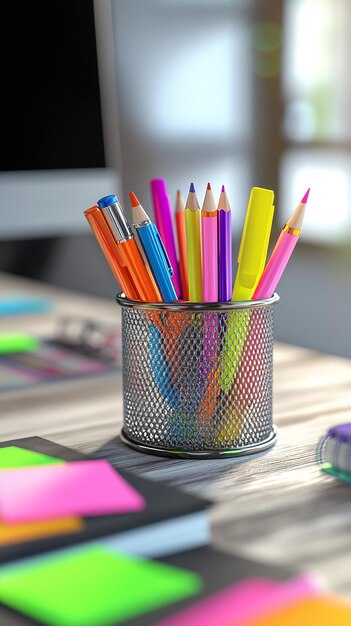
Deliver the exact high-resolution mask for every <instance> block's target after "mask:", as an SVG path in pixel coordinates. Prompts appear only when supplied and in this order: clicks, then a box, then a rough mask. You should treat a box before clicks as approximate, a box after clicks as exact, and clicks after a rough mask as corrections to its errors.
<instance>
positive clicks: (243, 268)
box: [219, 187, 274, 393]
mask: <svg viewBox="0 0 351 626" xmlns="http://www.w3.org/2000/svg"><path fill="white" fill-rule="evenodd" d="M273 201H274V193H273V191H271V190H270V189H261V188H260V187H253V188H252V189H251V194H250V199H249V204H248V207H247V213H246V218H245V224H244V229H243V234H242V237H241V242H240V249H239V254H238V264H239V267H238V271H237V275H236V278H235V284H234V289H233V296H232V300H233V301H236V302H243V301H245V300H251V298H252V296H253V294H254V291H255V289H256V287H257V284H258V281H259V279H260V277H261V274H262V272H263V270H264V266H265V262H266V257H267V251H268V244H269V237H270V233H271V228H272V221H273V213H274V205H273ZM249 325H250V310H249V309H243V310H242V311H236V312H233V313H230V314H229V316H228V326H227V332H226V338H225V342H224V347H223V357H222V372H221V377H220V380H219V384H220V386H221V389H222V390H223V391H225V392H227V393H228V392H229V391H230V388H231V386H232V383H233V379H234V376H235V374H236V372H237V371H238V368H239V366H240V362H241V355H242V351H243V348H244V344H245V340H246V337H247V333H248V330H249Z"/></svg>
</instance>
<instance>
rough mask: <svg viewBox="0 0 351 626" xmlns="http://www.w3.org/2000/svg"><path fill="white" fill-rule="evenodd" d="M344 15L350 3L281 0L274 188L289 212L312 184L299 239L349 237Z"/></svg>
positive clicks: (349, 13)
mask: <svg viewBox="0 0 351 626" xmlns="http://www.w3.org/2000/svg"><path fill="white" fill-rule="evenodd" d="M350 17H351V3H350V0H285V2H284V18H283V41H284V45H283V65H282V88H283V103H284V116H283V136H284V145H285V150H284V151H283V155H282V159H281V164H280V187H281V192H282V193H281V198H282V206H284V207H285V208H284V213H285V211H286V210H287V213H289V210H290V209H289V208H287V209H286V207H287V206H289V205H290V208H291V198H295V199H296V200H297V201H298V199H299V194H300V195H301V194H302V193H304V191H305V187H306V186H309V185H310V186H311V196H310V203H309V207H308V211H307V213H306V218H305V227H304V240H305V241H306V240H310V241H314V242H320V243H330V244H334V243H338V242H341V241H342V240H345V239H348V238H350V236H351V114H350V111H351V89H350V82H351V80H350V71H349V68H348V65H349V47H350V43H349V29H350ZM287 203H289V205H288V204H287Z"/></svg>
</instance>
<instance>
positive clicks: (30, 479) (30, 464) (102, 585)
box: [0, 440, 202, 626]
mask: <svg viewBox="0 0 351 626" xmlns="http://www.w3.org/2000/svg"><path fill="white" fill-rule="evenodd" d="M28 441H30V440H23V442H24V445H25V446H28ZM18 443H19V444H20V445H16V442H13V443H12V445H3V444H1V445H0V549H2V551H3V552H2V555H3V560H5V561H6V560H10V561H12V562H10V563H8V564H5V565H4V566H2V568H1V572H0V602H1V603H2V605H3V606H2V608H1V607H0V624H5V623H6V611H8V610H11V611H16V612H17V619H18V623H19V624H21V623H22V621H21V620H22V619H24V618H21V615H23V616H27V617H28V618H30V619H32V620H35V621H36V622H37V623H39V624H47V625H49V626H51V625H52V626H89V625H91V626H99V625H101V626H104V625H108V624H112V623H115V624H118V623H121V622H122V621H124V620H125V619H130V618H132V617H135V616H138V615H141V614H144V613H147V612H150V611H151V610H155V609H158V608H159V607H162V606H164V605H168V604H171V603H174V602H177V601H179V600H181V599H184V598H186V597H189V596H191V595H194V594H196V593H198V591H199V590H200V588H201V585H202V582H201V577H200V576H199V575H197V574H195V573H192V572H189V571H187V570H185V569H182V568H176V567H173V566H171V565H167V564H164V563H159V562H153V561H148V560H146V559H143V558H138V557H135V556H131V555H126V554H125V555H123V554H121V553H119V551H118V550H117V549H116V547H115V545H114V542H113V541H111V538H110V537H107V538H106V539H105V538H104V529H105V530H106V527H107V528H110V527H109V526H108V524H107V521H106V520H112V522H113V520H114V519H115V518H116V516H121V517H123V516H129V517H132V516H133V515H137V514H140V513H142V511H143V510H144V509H145V508H146V507H147V502H146V500H145V498H144V497H143V495H142V494H141V493H139V491H138V490H137V489H136V488H135V487H133V485H131V484H130V483H129V482H128V481H127V480H126V479H125V478H124V477H123V476H122V475H121V474H120V473H119V472H117V471H116V470H115V469H113V467H112V466H111V465H110V464H109V463H108V462H107V461H105V460H103V459H84V458H83V459H79V458H78V459H77V460H75V458H74V459H72V460H70V459H67V460H65V459H62V458H59V457H56V456H53V455H50V454H47V453H44V452H40V451H38V450H33V449H28V447H21V442H18ZM35 443H36V444H38V442H37V441H36V442H35ZM39 443H40V444H41V446H42V447H43V444H42V442H40V441H39ZM44 443H45V442H44ZM47 443H49V444H50V442H47ZM22 445H23V444H22ZM44 447H45V445H44ZM52 447H53V449H55V444H52ZM49 448H50V445H49ZM58 448H60V447H58ZM66 456H68V457H70V456H72V455H71V454H70V453H69V454H66ZM74 456H75V455H74V453H73V457H74ZM78 456H79V455H78ZM91 520H95V522H96V524H97V526H93V527H92V529H91V535H92V537H91V539H92V540H90V541H89V540H88V541H87V540H86V539H87V538H89V533H88V534H87V533H86V528H85V527H87V526H89V523H90V521H91ZM99 523H100V524H101V523H103V524H105V526H103V527H102V530H101V528H99ZM106 524H107V526H106ZM112 528H113V523H112V526H111V529H112ZM95 531H96V535H97V536H98V537H99V535H100V536H101V538H99V539H97V538H96V537H95V536H94V533H95ZM100 531H101V532H100ZM84 533H85V534H84ZM68 534H69V535H71V539H72V538H73V540H72V541H73V542H74V537H75V538H76V539H77V540H78V541H79V540H80V541H82V537H83V538H84V537H85V541H83V543H81V545H78V546H77V545H74V546H73V547H69V548H64V549H61V550H53V551H52V550H51V551H50V543H48V545H47V546H46V550H47V551H46V552H44V554H37V555H36V556H32V557H30V558H21V557H23V554H22V553H21V551H22V549H23V545H24V544H26V545H27V544H28V542H29V543H30V542H31V541H32V542H33V541H34V546H35V545H37V546H40V547H41V548H43V547H44V549H45V546H43V540H47V541H48V542H49V541H50V540H52V539H55V540H56V541H58V537H60V538H61V541H64V537H65V535H68ZM108 534H109V533H108V531H107V535H108ZM39 540H40V541H39ZM36 541H37V543H35V542H36ZM38 542H39V543H38ZM10 548H12V552H11V551H9V550H10ZM14 548H15V550H14ZM6 550H7V551H6ZM0 551H1V550H0ZM16 623H17V622H16Z"/></svg>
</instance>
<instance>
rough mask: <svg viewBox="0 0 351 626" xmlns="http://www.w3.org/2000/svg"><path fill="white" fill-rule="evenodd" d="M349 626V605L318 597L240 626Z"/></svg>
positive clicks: (350, 611) (350, 615) (350, 610)
mask: <svg viewBox="0 0 351 626" xmlns="http://www.w3.org/2000/svg"><path fill="white" fill-rule="evenodd" d="M350 624H351V604H346V603H344V602H342V601H339V600H337V599H336V598H328V597H323V596H320V597H316V598H311V599H306V600H303V601H301V602H298V603H295V604H291V605H290V606H287V607H286V608H285V609H283V610H281V611H276V612H275V613H273V614H271V615H270V616H267V617H266V618H262V619H257V620H254V621H252V620H250V621H249V622H244V624H242V626H350ZM234 625H235V626H239V625H237V622H233V626H234ZM228 626H230V625H228ZM240 626H241V625H240Z"/></svg>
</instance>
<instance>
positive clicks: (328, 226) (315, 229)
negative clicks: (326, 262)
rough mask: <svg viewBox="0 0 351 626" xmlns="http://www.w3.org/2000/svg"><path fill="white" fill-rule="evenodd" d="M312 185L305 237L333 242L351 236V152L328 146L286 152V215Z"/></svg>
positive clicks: (283, 204) (283, 170)
mask: <svg viewBox="0 0 351 626" xmlns="http://www.w3.org/2000/svg"><path fill="white" fill-rule="evenodd" d="M307 187H311V193H310V196H309V200H308V205H307V209H306V215H305V220H304V227H303V238H304V240H309V241H315V242H320V243H329V244H330V245H333V244H336V243H340V242H341V241H345V240H347V239H349V238H350V237H351V156H348V155H345V154H343V153H342V152H332V151H329V150H323V151H322V150H315V151H310V150H309V151H297V150H294V151H292V152H289V153H288V154H286V155H285V156H284V157H283V159H282V166H281V190H282V194H281V212H280V215H282V216H283V221H284V218H287V217H288V216H289V214H290V213H291V212H292V210H293V209H294V208H295V206H296V205H297V204H298V202H299V201H300V199H301V197H302V196H303V194H304V193H305V191H306V189H307Z"/></svg>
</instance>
